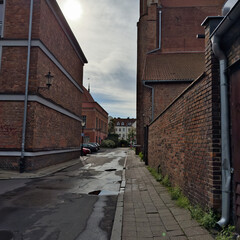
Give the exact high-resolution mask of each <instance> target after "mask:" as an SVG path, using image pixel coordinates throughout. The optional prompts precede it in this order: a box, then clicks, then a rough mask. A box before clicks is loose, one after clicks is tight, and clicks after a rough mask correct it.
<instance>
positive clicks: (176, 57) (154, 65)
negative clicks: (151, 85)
mask: <svg viewBox="0 0 240 240" xmlns="http://www.w3.org/2000/svg"><path fill="white" fill-rule="evenodd" d="M204 60H205V55H204V53H202V52H196V53H193V52H190V53H161V54H148V55H147V57H146V62H145V69H144V73H143V80H145V81H161V80H162V81H165V80H168V81H169V80H170V81H174V80H179V81H180V80H194V79H196V78H197V77H198V76H200V75H201V74H202V73H203V72H204V70H205V61H204Z"/></svg>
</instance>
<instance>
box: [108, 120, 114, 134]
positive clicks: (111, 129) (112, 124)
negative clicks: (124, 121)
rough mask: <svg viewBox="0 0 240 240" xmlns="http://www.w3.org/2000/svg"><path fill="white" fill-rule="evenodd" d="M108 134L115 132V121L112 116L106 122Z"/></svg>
mask: <svg viewBox="0 0 240 240" xmlns="http://www.w3.org/2000/svg"><path fill="white" fill-rule="evenodd" d="M108 134H115V123H114V119H113V118H112V119H111V120H110V121H109V123H108Z"/></svg>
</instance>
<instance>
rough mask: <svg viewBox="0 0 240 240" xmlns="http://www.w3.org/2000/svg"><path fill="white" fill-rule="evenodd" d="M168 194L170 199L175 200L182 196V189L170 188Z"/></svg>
mask: <svg viewBox="0 0 240 240" xmlns="http://www.w3.org/2000/svg"><path fill="white" fill-rule="evenodd" d="M170 195H171V198H172V200H177V199H179V198H180V197H181V196H182V191H181V189H180V188H179V187H174V188H171V190H170Z"/></svg>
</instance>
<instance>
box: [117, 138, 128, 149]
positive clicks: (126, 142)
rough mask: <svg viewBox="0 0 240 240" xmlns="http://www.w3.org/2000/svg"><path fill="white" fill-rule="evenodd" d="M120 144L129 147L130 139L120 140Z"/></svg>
mask: <svg viewBox="0 0 240 240" xmlns="http://www.w3.org/2000/svg"><path fill="white" fill-rule="evenodd" d="M118 146H119V147H128V146H129V143H128V141H126V140H124V139H122V140H120V141H119V143H118Z"/></svg>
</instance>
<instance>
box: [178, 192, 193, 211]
mask: <svg viewBox="0 0 240 240" xmlns="http://www.w3.org/2000/svg"><path fill="white" fill-rule="evenodd" d="M189 205H190V202H189V200H188V198H187V197H185V196H184V195H182V196H181V197H180V198H178V199H177V206H179V207H181V208H188V207H189Z"/></svg>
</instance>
